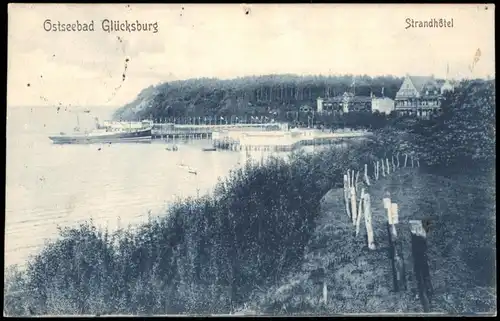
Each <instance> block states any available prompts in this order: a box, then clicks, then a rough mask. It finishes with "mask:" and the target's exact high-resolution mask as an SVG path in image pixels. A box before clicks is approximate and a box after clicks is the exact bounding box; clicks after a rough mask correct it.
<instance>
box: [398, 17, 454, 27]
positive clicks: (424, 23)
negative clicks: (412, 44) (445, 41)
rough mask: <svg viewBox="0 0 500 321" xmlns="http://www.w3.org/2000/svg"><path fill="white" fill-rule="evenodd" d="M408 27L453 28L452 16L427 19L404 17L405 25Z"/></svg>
mask: <svg viewBox="0 0 500 321" xmlns="http://www.w3.org/2000/svg"><path fill="white" fill-rule="evenodd" d="M408 28H453V18H451V19H443V18H441V19H435V18H433V19H429V20H415V19H411V18H406V27H405V29H408Z"/></svg>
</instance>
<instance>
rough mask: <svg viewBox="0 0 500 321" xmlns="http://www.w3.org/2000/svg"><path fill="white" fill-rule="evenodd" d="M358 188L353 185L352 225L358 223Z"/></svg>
mask: <svg viewBox="0 0 500 321" xmlns="http://www.w3.org/2000/svg"><path fill="white" fill-rule="evenodd" d="M356 205H357V204H356V189H355V188H354V186H351V211H352V225H354V224H356V217H357V210H356Z"/></svg>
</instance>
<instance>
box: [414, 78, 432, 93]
mask: <svg viewBox="0 0 500 321" xmlns="http://www.w3.org/2000/svg"><path fill="white" fill-rule="evenodd" d="M408 77H409V78H410V81H411V82H412V84H413V86H415V89H416V90H417V91H418V92H419V93H421V92H422V91H423V90H424V89H425V88H426V87H437V86H438V84H437V82H436V80H435V79H434V77H430V76H408Z"/></svg>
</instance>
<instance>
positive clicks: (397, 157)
mask: <svg viewBox="0 0 500 321" xmlns="http://www.w3.org/2000/svg"><path fill="white" fill-rule="evenodd" d="M396 159H397V161H398V162H397V164H398V168H399V152H398V153H397V154H396Z"/></svg>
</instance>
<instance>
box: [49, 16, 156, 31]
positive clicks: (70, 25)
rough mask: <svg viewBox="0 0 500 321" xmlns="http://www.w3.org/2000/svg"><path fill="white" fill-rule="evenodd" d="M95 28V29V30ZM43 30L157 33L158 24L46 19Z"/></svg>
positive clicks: (137, 21) (127, 21)
mask: <svg viewBox="0 0 500 321" xmlns="http://www.w3.org/2000/svg"><path fill="white" fill-rule="evenodd" d="M96 26H97V29H96ZM43 29H44V30H45V31H47V32H50V31H53V32H93V31H95V30H101V31H104V32H107V33H112V32H151V33H157V32H158V22H144V21H139V20H135V21H130V20H111V19H104V20H101V21H100V22H98V23H95V21H94V20H90V21H89V22H85V21H79V20H76V21H72V22H61V21H53V20H51V19H46V20H45V21H44V22H43Z"/></svg>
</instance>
